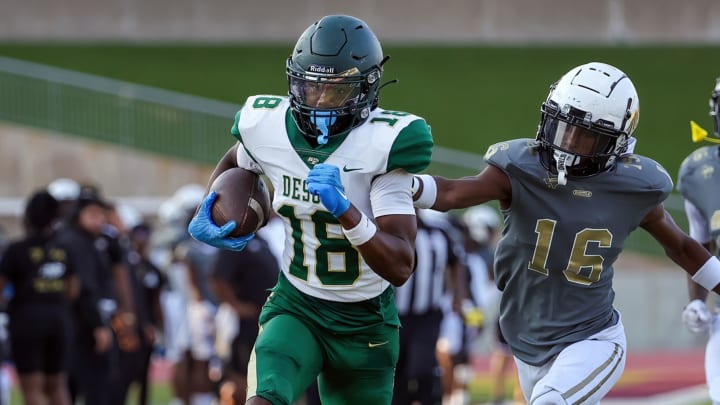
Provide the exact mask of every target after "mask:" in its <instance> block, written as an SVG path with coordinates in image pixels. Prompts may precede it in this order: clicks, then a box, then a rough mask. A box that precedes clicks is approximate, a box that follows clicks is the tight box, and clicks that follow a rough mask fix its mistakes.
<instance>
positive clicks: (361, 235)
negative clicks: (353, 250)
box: [342, 213, 377, 246]
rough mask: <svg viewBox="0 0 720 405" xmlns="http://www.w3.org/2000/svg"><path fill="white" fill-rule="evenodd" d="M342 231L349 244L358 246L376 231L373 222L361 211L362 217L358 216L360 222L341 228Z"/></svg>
mask: <svg viewBox="0 0 720 405" xmlns="http://www.w3.org/2000/svg"><path fill="white" fill-rule="evenodd" d="M342 231H343V233H344V234H345V237H346V238H347V240H348V241H350V244H352V245H353V246H360V245H363V244H365V243H366V242H367V241H369V240H370V239H372V237H373V236H375V233H376V232H377V226H375V223H374V222H373V221H371V220H370V218H368V217H367V216H366V215H365V214H364V213H363V214H362V217H361V218H360V222H359V223H358V224H357V225H355V227H354V228H352V229H345V228H343V230H342Z"/></svg>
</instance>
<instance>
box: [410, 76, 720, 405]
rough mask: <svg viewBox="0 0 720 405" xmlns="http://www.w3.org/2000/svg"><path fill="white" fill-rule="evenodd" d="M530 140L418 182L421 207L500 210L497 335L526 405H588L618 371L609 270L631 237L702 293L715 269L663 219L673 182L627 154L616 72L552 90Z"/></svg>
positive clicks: (632, 104)
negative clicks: (488, 205) (639, 236)
mask: <svg viewBox="0 0 720 405" xmlns="http://www.w3.org/2000/svg"><path fill="white" fill-rule="evenodd" d="M541 112H542V114H541V120H540V125H539V127H538V133H537V136H536V138H535V139H517V140H511V141H508V142H501V143H498V144H496V145H493V146H491V147H490V148H489V149H488V151H487V153H486V154H485V161H486V162H487V163H489V164H488V166H487V167H486V168H485V169H483V171H482V172H480V173H479V174H478V175H476V176H471V177H465V178H461V179H446V178H442V177H437V176H430V175H420V176H415V177H414V181H413V190H414V191H413V197H414V199H415V204H416V206H418V207H422V208H426V207H428V208H429V207H432V208H433V209H436V210H441V211H446V210H449V209H455V208H466V207H471V206H474V205H478V204H482V203H484V202H487V201H490V200H498V201H499V203H500V207H501V209H502V211H503V215H504V229H503V232H502V238H501V239H500V241H499V243H498V247H497V251H496V256H495V268H494V271H495V283H496V284H497V286H498V288H499V289H500V290H502V291H503V292H502V298H501V302H500V327H501V329H502V332H503V335H504V336H505V338H506V339H507V342H508V344H509V346H510V348H511V350H512V353H513V355H514V357H515V361H516V363H517V365H518V371H519V375H520V384H521V386H522V390H523V394H524V395H525V397H526V398H527V399H528V401H529V402H530V403H531V404H533V405H540V404H542V405H550V404H553V405H557V404H596V403H598V402H599V401H600V400H601V399H602V398H603V397H604V396H605V395H606V394H607V393H608V392H609V391H610V389H611V388H612V387H613V385H614V384H615V383H616V382H617V381H618V379H619V378H620V375H621V374H622V372H623V369H624V366H625V359H626V340H625V331H624V329H623V325H622V321H621V317H620V314H619V313H618V311H617V310H616V309H615V308H614V307H613V299H614V295H615V293H614V291H613V288H612V278H613V263H614V262H615V260H616V259H617V257H618V255H619V254H620V252H621V251H622V249H623V246H624V243H625V240H626V239H627V237H628V235H629V234H630V233H631V232H632V231H633V230H635V229H636V228H637V227H642V228H643V229H645V230H646V231H647V232H649V233H650V234H651V235H652V236H653V237H654V238H655V239H656V240H657V241H658V242H659V243H660V244H661V245H662V246H663V248H664V249H665V252H666V254H667V255H668V257H669V258H671V259H672V260H673V261H675V262H676V263H677V264H678V265H680V266H681V267H682V268H683V269H685V271H687V272H688V273H689V274H691V275H693V279H694V280H695V281H696V282H698V283H699V284H700V285H702V286H704V287H705V288H707V289H714V290H715V291H720V286H718V283H720V261H718V259H716V258H715V257H713V256H712V255H710V254H709V253H708V251H707V250H706V249H705V248H704V247H703V246H702V245H701V244H700V243H698V242H696V241H695V240H693V239H692V238H690V237H689V236H688V235H686V234H685V233H684V232H683V231H682V230H681V229H680V228H679V227H678V226H677V225H675V223H674V222H673V220H672V218H671V216H670V215H669V214H668V213H667V212H666V211H665V209H664V207H663V204H662V203H663V201H664V200H665V198H666V197H667V196H668V194H669V193H670V191H671V190H672V180H671V179H670V176H669V175H668V174H667V172H666V171H665V169H663V167H662V166H661V165H659V164H658V163H657V162H655V161H653V160H652V159H649V158H647V157H644V156H640V155H635V154H631V153H629V151H628V145H629V144H630V142H631V140H632V138H631V136H632V134H633V131H634V130H635V128H636V126H637V123H638V118H639V101H638V95H637V92H636V90H635V87H634V85H633V84H632V81H631V80H630V78H629V77H628V76H627V75H625V74H624V73H623V72H622V71H620V70H619V69H617V68H615V67H613V66H610V65H607V64H604V63H597V62H592V63H588V64H584V65H581V66H577V67H575V68H573V69H571V70H570V71H569V72H568V73H566V74H565V75H563V76H562V77H561V78H560V80H559V81H558V82H556V83H555V84H553V85H552V86H551V88H550V93H549V95H548V97H547V99H546V100H545V102H543V103H542V107H541Z"/></svg>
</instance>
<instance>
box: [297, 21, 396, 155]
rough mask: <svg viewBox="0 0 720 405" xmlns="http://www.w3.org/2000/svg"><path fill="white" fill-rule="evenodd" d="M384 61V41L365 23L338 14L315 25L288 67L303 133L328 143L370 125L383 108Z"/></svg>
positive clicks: (306, 33) (322, 142)
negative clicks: (373, 114) (379, 106)
mask: <svg viewBox="0 0 720 405" xmlns="http://www.w3.org/2000/svg"><path fill="white" fill-rule="evenodd" d="M383 62H384V59H383V53H382V48H381V46H380V42H379V41H378V40H377V38H376V37H375V34H373V32H372V31H371V30H370V28H369V27H368V26H367V24H365V23H364V22H363V21H361V20H359V19H357V18H354V17H350V16H343V15H337V16H327V17H323V18H322V19H320V20H319V21H318V22H316V23H314V24H313V25H311V26H310V27H309V28H308V29H307V30H305V32H304V33H303V34H302V36H301V37H300V39H299V40H298V42H297V44H296V45H295V49H294V51H293V54H292V56H290V58H288V60H287V65H286V72H287V77H288V89H289V90H288V94H289V96H290V107H291V110H292V116H293V119H294V120H295V122H296V124H297V126H298V128H299V129H300V131H301V132H302V133H303V134H304V135H305V136H307V137H310V138H317V141H318V143H319V144H324V143H327V141H328V138H329V137H332V136H336V135H341V134H345V133H347V132H348V131H350V130H351V129H353V128H355V127H357V126H359V125H360V124H362V123H363V122H365V120H366V119H367V118H368V116H369V115H370V111H371V110H372V109H374V108H375V107H377V103H378V93H379V88H380V78H381V76H382V63H383Z"/></svg>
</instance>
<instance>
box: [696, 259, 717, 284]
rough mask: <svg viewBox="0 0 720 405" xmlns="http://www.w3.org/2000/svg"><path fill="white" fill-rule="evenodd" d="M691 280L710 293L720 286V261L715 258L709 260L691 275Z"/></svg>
mask: <svg viewBox="0 0 720 405" xmlns="http://www.w3.org/2000/svg"><path fill="white" fill-rule="evenodd" d="M692 279H693V281H694V282H696V283H698V284H700V285H701V286H703V288H705V289H706V290H710V291H712V289H713V288H715V287H716V286H717V285H718V284H720V260H718V258H717V257H715V256H712V257H711V258H709V259H708V260H707V261H706V262H705V264H703V265H702V267H700V268H699V269H698V271H697V272H695V274H693V276H692Z"/></svg>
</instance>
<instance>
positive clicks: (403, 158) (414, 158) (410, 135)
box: [387, 119, 433, 173]
mask: <svg viewBox="0 0 720 405" xmlns="http://www.w3.org/2000/svg"><path fill="white" fill-rule="evenodd" d="M432 147H433V139H432V132H431V131H430V126H428V125H427V123H426V122H425V120H423V119H417V120H415V121H413V122H411V123H410V124H409V125H408V126H406V127H405V128H403V129H402V130H401V131H400V133H399V134H398V136H397V138H396V139H395V142H394V143H393V146H392V148H391V149H390V155H389V158H388V164H387V171H388V172H390V171H393V170H395V169H404V170H406V171H407V172H410V173H419V172H421V171H423V170H425V169H426V168H427V167H428V166H429V165H430V160H431V158H432Z"/></svg>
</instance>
